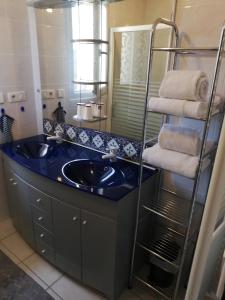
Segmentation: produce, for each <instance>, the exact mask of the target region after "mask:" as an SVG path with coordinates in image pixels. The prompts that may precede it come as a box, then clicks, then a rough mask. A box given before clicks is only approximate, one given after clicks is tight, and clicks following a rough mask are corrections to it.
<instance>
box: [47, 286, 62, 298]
mask: <svg viewBox="0 0 225 300" xmlns="http://www.w3.org/2000/svg"><path fill="white" fill-rule="evenodd" d="M47 292H48V293H49V295H50V296H52V298H53V299H55V300H64V299H63V298H61V297H60V296H59V295H57V294H56V293H55V292H54V291H53V290H52V289H51V288H49V289H47Z"/></svg>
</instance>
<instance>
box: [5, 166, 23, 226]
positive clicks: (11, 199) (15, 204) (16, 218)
mask: <svg viewBox="0 0 225 300" xmlns="http://www.w3.org/2000/svg"><path fill="white" fill-rule="evenodd" d="M5 182H6V188H7V195H8V205H9V212H10V216H11V218H12V221H13V224H14V226H15V228H16V229H17V230H19V231H20V228H21V217H20V214H19V210H20V208H19V207H20V205H19V201H18V192H17V183H16V182H15V176H14V175H13V172H12V171H11V170H10V169H9V168H7V167H5Z"/></svg>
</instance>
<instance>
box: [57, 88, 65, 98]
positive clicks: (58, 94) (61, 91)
mask: <svg viewBox="0 0 225 300" xmlns="http://www.w3.org/2000/svg"><path fill="white" fill-rule="evenodd" d="M57 97H58V98H64V97H65V91H64V89H58V90H57Z"/></svg>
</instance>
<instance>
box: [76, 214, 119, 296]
mask: <svg viewBox="0 0 225 300" xmlns="http://www.w3.org/2000/svg"><path fill="white" fill-rule="evenodd" d="M81 226H82V227H81V234H82V265H83V273H82V274H83V282H84V283H85V284H87V285H89V286H92V287H94V288H96V289H98V290H100V291H102V292H103V293H105V294H106V295H112V294H113V290H114V266H115V256H116V253H115V249H116V224H115V222H113V221H111V220H109V219H105V218H103V217H100V216H98V215H95V214H93V213H90V212H87V211H84V210H82V222H81Z"/></svg>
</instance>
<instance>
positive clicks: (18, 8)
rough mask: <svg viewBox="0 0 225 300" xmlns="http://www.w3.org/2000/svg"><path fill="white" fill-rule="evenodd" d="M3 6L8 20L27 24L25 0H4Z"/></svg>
mask: <svg viewBox="0 0 225 300" xmlns="http://www.w3.org/2000/svg"><path fill="white" fill-rule="evenodd" d="M5 5H6V15H7V17H8V18H9V19H11V20H17V21H26V22H28V21H27V20H28V14H27V6H26V0H10V1H9V0H6V1H5Z"/></svg>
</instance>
